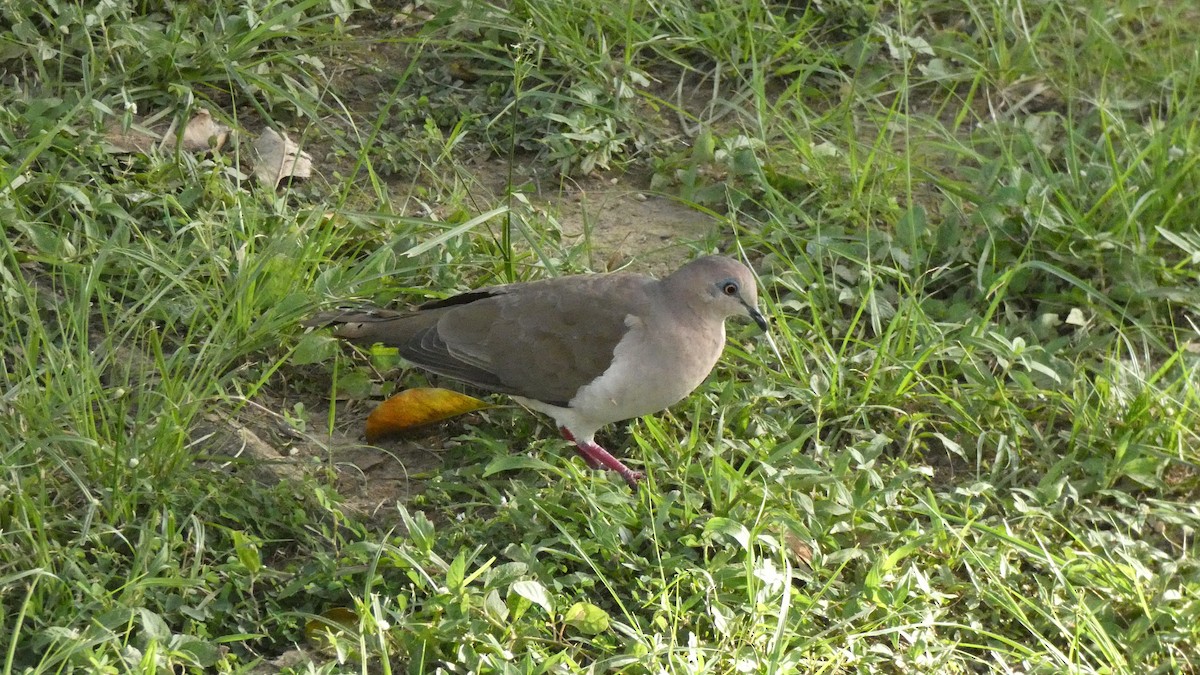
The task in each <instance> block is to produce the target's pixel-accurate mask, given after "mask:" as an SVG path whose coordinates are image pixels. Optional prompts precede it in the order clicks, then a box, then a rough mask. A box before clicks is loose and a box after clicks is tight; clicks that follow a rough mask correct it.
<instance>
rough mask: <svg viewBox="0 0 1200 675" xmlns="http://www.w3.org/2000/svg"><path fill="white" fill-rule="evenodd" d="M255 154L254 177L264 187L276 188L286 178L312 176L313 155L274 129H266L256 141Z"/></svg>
mask: <svg viewBox="0 0 1200 675" xmlns="http://www.w3.org/2000/svg"><path fill="white" fill-rule="evenodd" d="M254 154H255V160H254V177H255V178H257V179H258V182H259V183H261V184H263V185H269V186H271V187H272V188H274V187H276V186H278V185H279V181H281V180H283V179H284V178H288V177H291V178H308V177H309V176H311V175H312V155H309V154H308V153H307V152H304V151H303V150H301V149H300V146H298V145H296V143H295V142H293V141H292V139H290V138H288V137H287V134H280V133H279V132H277V131H275V130H274V129H270V128H268V129H266V130H265V131H263V132H262V135H261V136H259V137H258V138H257V139H255V141H254Z"/></svg>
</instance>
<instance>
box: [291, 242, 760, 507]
mask: <svg viewBox="0 0 1200 675" xmlns="http://www.w3.org/2000/svg"><path fill="white" fill-rule="evenodd" d="M757 299H758V294H757V289H756V288H755V283H754V275H753V274H752V273H751V272H750V270H749V269H747V268H746V266H745V265H742V264H741V263H739V262H737V261H736V260H732V259H730V258H724V257H720V256H708V257H704V258H699V259H697V260H694V261H692V262H690V263H688V264H686V265H684V266H683V267H680V268H679V269H678V270H676V271H675V272H674V273H672V274H671V275H669V276H667V277H665V278H663V279H661V280H659V279H655V278H653V277H649V276H645V275H641V274H628V273H615V274H598V275H579V276H569V277H559V278H555V279H545V280H542V281H532V282H525V283H516V284H507V285H504V286H493V287H490V288H482V289H479V290H476V291H470V292H467V293H463V294H461V295H456V296H454V297H451V298H447V299H445V300H438V301H435V302H430V303H427V304H424V305H421V306H420V307H419V308H418V309H417V310H415V311H412V312H406V313H393V312H367V313H361V312H360V313H341V312H339V313H328V314H323V315H319V316H317V317H315V318H314V319H313V320H311V321H309V322H306V323H308V324H309V325H330V324H333V325H336V326H337V329H336V331H335V335H337V336H339V337H343V338H347V339H349V340H353V341H355V342H360V343H365V344H374V343H381V344H384V345H388V346H391V347H396V348H397V349H399V350H400V354H401V355H402V356H403V357H404V358H405V359H407V360H408V361H410V362H411V363H412V364H413V365H416V366H418V367H420V368H423V369H425V370H428V371H431V372H433V373H437V374H438V375H443V376H446V377H450V378H453V379H456V380H460V381H462V382H466V383H468V384H472V385H475V386H477V387H479V388H481V389H485V390H488V391H494V392H499V393H504V394H509V395H511V396H512V397H513V398H515V399H516V400H517V401H519V402H521V403H523V404H525V405H526V406H528V407H530V408H533V409H534V410H537V411H539V412H542V413H545V414H547V415H549V416H550V417H553V418H554V421H555V423H556V424H557V425H558V427H559V430H560V431H561V432H562V435H563V436H564V437H565V438H566V439H567V440H569V441H571V442H573V443H574V444H575V446H576V448H577V449H578V451H579V454H580V455H582V456H583V459H584V460H585V461H586V462H587V463H588V465H589V466H591V467H592V468H594V469H598V468H601V467H607V468H609V469H612V470H613V471H616V472H617V473H619V474H620V475H621V477H622V478H624V479H625V481H626V482H627V483H629V485H630V486H631V487H635V488H636V486H637V481H638V480H639V479H640V478H641V477H642V474H640V473H638V472H635V471H632V470H630V469H629V467H627V466H625V465H624V464H623V463H622V462H621V460H619V459H617V458H616V457H613V456H612V455H611V454H609V453H608V451H607V450H605V449H604V448H602V447H600V446H599V445H597V444H596V442H595V440H594V437H595V434H596V431H597V430H598V429H599V428H600V427H602V426H604V425H606V424H610V423H612V422H617V421H620V420H625V419H630V418H632V417H640V416H642V415H649V414H651V413H655V412H658V411H660V410H663V409H665V408H667V407H669V406H671V405H673V404H675V403H677V402H678V401H680V400H682V399H683V398H684V397H685V396H687V395H688V394H690V393H691V392H692V390H693V389H695V388H696V387H697V386H699V385H700V383H701V382H703V381H704V378H705V377H707V376H708V373H709V371H711V370H712V369H713V366H714V365H716V363H717V359H718V358H720V356H721V350H722V349H723V348H724V346H725V319H726V318H728V317H731V316H745V317H749V318H750V319H753V320H754V322H755V323H757V324H758V325H759V327H761V328H762V329H763V330H767V321H766V319H764V318H763V315H762V313H761V312H759V311H758V307H757Z"/></svg>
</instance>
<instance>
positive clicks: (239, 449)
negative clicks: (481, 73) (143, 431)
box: [193, 161, 723, 524]
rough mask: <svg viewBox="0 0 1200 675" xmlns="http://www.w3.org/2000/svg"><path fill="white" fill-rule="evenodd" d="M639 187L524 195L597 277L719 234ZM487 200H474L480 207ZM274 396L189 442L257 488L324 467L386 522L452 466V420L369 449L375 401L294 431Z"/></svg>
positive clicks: (676, 259) (321, 407) (486, 178)
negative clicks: (249, 476)
mask: <svg viewBox="0 0 1200 675" xmlns="http://www.w3.org/2000/svg"><path fill="white" fill-rule="evenodd" d="M507 170H508V169H507V165H504V164H503V163H501V162H500V161H496V162H494V163H484V164H481V165H480V166H479V174H478V183H479V185H480V186H481V187H482V189H483V190H484V191H485V192H486V191H493V192H495V193H497V194H498V193H499V190H501V189H503V177H505V176H506V175H507ZM497 177H500V178H499V179H497ZM642 182H648V181H639V180H638V179H637V178H631V177H622V178H613V177H589V178H585V179H581V180H578V181H576V182H575V183H574V184H573V185H572V186H571V188H570V189H566V190H559V189H558V188H557V186H556V188H555V190H553V191H552V190H544V191H543V190H538V191H537V192H535V193H534V194H530V195H528V196H529V199H530V202H531V203H532V204H533V205H534V206H535V208H538V209H541V210H544V211H545V213H546V214H547V215H548V216H549V217H552V218H553V219H554V220H555V221H556V222H558V223H559V225H560V226H561V228H562V234H563V237H564V239H565V240H566V242H565V243H568V244H574V243H578V242H579V241H580V240H582V239H583V238H585V237H586V238H588V240H589V246H588V248H589V250H590V251H591V252H592V260H591V262H590V264H591V267H592V268H593V269H595V270H597V271H602V270H611V269H616V268H622V267H624V268H627V269H631V270H635V271H642V272H648V273H650V274H654V275H656V276H661V275H663V274H666V273H668V272H670V271H671V270H673V269H674V268H675V267H678V266H679V265H680V264H681V263H683V262H684V261H686V260H688V259H689V258H691V257H693V256H694V248H693V247H691V246H688V243H693V244H694V243H697V242H700V241H704V240H712V239H714V238H716V237H717V235H720V234H723V233H722V232H721V231H720V228H721V227H722V224H721V223H720V222H719V221H717V220H715V219H713V218H711V217H709V216H706V215H705V214H702V213H700V212H698V211H695V210H693V209H691V208H688V207H686V206H683V205H681V204H679V203H678V202H675V201H673V200H671V199H667V198H662V197H656V196H652V195H648V194H647V193H646V192H645V191H644V190H643V189H641V187H640V186H639V183H642ZM492 196H494V195H481V200H482V203H487V200H488V199H489V198H490V197H492ZM277 398H278V400H276V397H273V396H272V395H271V394H263V395H260V396H259V397H258V398H257V399H256V400H255V401H254V402H252V403H250V404H248V405H246V406H245V407H244V408H242V409H241V410H240V411H239V412H237V413H235V414H229V415H209V416H207V417H206V418H205V420H204V421H203V423H201V424H199V425H198V426H197V428H196V430H195V433H194V434H193V438H199V437H201V436H207V437H208V438H207V440H206V442H205V445H206V446H207V447H208V448H209V449H210V450H209V453H208V454H213V455H220V456H227V457H233V458H239V459H252V461H251V462H249V464H250V465H251V466H253V467H254V468H253V470H252V473H253V475H254V476H255V478H256V479H257V480H260V481H263V482H265V483H273V482H276V481H280V480H300V479H302V478H304V477H305V476H311V475H315V472H317V471H322V470H324V469H325V468H326V467H332V468H333V470H334V471H335V472H336V488H337V490H338V492H339V494H340V495H341V496H342V497H343V498H344V500H345V501H344V503H343V508H344V509H345V510H346V511H347V512H348V515H353V516H355V517H358V518H366V519H368V520H376V519H379V520H380V521H387V522H389V523H390V524H394V519H392V515H393V514H394V504H395V503H396V502H397V501H407V500H408V499H410V498H411V497H412V496H413V495H414V494H417V493H419V492H420V491H421V490H422V488H423V484H424V480H425V478H427V477H428V476H429V475H431V474H433V473H436V472H437V471H439V470H440V468H441V467H442V465H443V464H444V463H445V462H448V461H449V462H452V461H454V453H453V452H452V450H450V449H448V447H447V446H448V444H450V439H451V438H452V437H453V436H454V435H455V434H456V433H458V432H457V431H456V429H459V428H460V427H459V425H458V424H456V423H455V422H454V421H450V422H448V423H446V424H442V425H433V426H430V427H426V428H423V429H421V430H420V431H419V432H415V433H414V435H412V436H411V437H408V438H403V439H400V440H389V441H382V442H380V443H379V444H378V445H370V444H368V443H367V442H366V440H365V439H364V437H363V430H364V428H365V423H366V418H367V415H369V414H370V411H371V409H372V408H373V406H374V405H375V404H376V403H377V402H375V401H354V402H348V401H347V402H339V404H338V410H337V422H336V428H335V429H334V430H333V433H332V434H331V433H329V432H328V430H327V429H312V428H308V429H304V430H300V429H298V428H296V426H295V425H293V424H292V423H291V422H289V421H288V420H287V418H286V417H285V416H284V415H282V414H281V413H280V412H278V411H283V410H289V409H291V406H292V405H293V404H294V403H295V402H296V399H295V398H294V397H292V396H290V395H286V394H285V395H283V396H279V397H277ZM284 399H286V400H284ZM303 403H304V406H305V409H306V411H307V412H308V415H309V419H311V420H324V419H326V418H327V414H328V407H329V402H328V401H327V400H304V401H303ZM530 414H535V413H530ZM616 451H617V452H618V454H619V453H620V449H619V448H618V449H616Z"/></svg>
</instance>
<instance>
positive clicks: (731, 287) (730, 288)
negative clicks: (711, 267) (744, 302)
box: [721, 281, 738, 296]
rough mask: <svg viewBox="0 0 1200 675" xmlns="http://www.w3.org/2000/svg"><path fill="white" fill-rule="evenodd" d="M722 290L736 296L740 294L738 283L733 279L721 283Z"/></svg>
mask: <svg viewBox="0 0 1200 675" xmlns="http://www.w3.org/2000/svg"><path fill="white" fill-rule="evenodd" d="M721 292H722V293H724V294H725V295H729V296H734V295H737V294H738V285H737V283H735V282H733V281H726V282H725V283H724V284H722V285H721Z"/></svg>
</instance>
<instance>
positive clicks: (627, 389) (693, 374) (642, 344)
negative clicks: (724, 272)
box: [570, 316, 725, 426]
mask: <svg viewBox="0 0 1200 675" xmlns="http://www.w3.org/2000/svg"><path fill="white" fill-rule="evenodd" d="M626 323H627V325H628V326H629V332H628V333H626V334H625V337H624V338H623V339H622V340H621V342H620V343H618V344H617V347H616V349H615V350H614V352H613V361H612V365H611V366H609V368H608V370H606V371H604V373H603V374H601V375H600V377H598V378H596V379H595V380H593V381H592V382H591V383H590V384H587V385H585V386H583V387H581V388H580V389H579V391H578V392H577V393H576V395H575V397H574V398H573V399H571V402H570V406H571V408H572V409H573V410H575V411H578V412H580V413H582V412H583V411H587V415H588V416H589V417H591V418H593V419H591V420H590V421H591V422H593V423H594V424H595V425H597V426H603V425H605V424H609V423H611V422H616V421H619V420H625V419H630V418H633V417H641V416H643V415H649V414H651V413H656V412H658V411H660V410H664V409H666V408H668V407H670V406H672V405H674V404H675V403H678V402H679V401H680V400H682V399H683V398H684V397H686V396H687V395H688V394H690V393H692V391H693V390H694V389H695V388H696V387H698V386H699V385H700V383H701V382H703V381H704V378H706V377H708V374H709V372H711V371H712V369H713V366H715V365H716V363H717V359H719V358H720V356H721V350H722V348H723V347H724V345H725V326H724V323H723V322H722V323H720V324H719V325H718V326H717V327H715V329H714V327H711V326H710V327H708V328H707V329H706V330H696V331H688V332H689V333H691V334H689V335H687V336H685V339H679V338H680V336H679V335H673V336H668V337H667V338H660V337H658V336H661V335H662V333H661V332H658V331H655V330H652V329H649V328H648V327H647V326H646V325H645V323H644V321H643V320H641V319H639V318H637V317H634V316H629V317H627V318H626Z"/></svg>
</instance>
